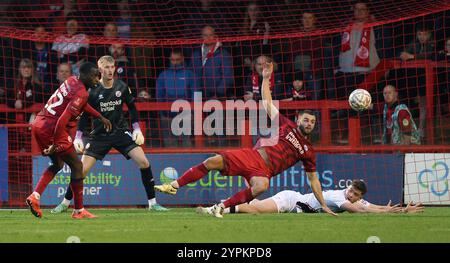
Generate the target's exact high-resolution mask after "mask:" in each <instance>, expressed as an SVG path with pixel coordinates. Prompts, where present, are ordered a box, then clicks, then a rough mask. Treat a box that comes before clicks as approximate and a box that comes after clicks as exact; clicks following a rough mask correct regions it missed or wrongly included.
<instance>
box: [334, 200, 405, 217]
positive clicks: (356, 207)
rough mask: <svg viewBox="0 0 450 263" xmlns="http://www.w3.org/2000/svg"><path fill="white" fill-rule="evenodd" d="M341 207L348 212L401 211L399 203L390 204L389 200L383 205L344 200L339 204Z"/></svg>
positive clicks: (378, 212)
mask: <svg viewBox="0 0 450 263" xmlns="http://www.w3.org/2000/svg"><path fill="white" fill-rule="evenodd" d="M341 208H342V209H344V210H346V211H348V212H350V213H375V214H380V213H401V212H402V210H403V209H402V208H401V207H400V204H396V205H391V202H390V201H389V203H388V204H387V205H385V206H380V205H374V204H362V203H360V202H355V203H350V202H346V203H344V204H343V205H342V206H341Z"/></svg>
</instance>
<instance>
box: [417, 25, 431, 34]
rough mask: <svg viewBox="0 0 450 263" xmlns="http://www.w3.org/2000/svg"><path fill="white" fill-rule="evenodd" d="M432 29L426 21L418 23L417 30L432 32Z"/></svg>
mask: <svg viewBox="0 0 450 263" xmlns="http://www.w3.org/2000/svg"><path fill="white" fill-rule="evenodd" d="M431 31H432V29H431V27H430V26H429V25H427V24H426V23H419V24H417V25H416V32H428V33H431Z"/></svg>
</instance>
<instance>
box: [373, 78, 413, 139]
mask: <svg viewBox="0 0 450 263" xmlns="http://www.w3.org/2000/svg"><path fill="white" fill-rule="evenodd" d="M383 96H384V102H385V104H384V110H383V138H382V141H383V144H406V145H409V144H420V136H419V132H418V130H417V127H416V124H415V123H414V120H413V118H412V115H411V112H410V111H409V109H408V107H407V106H406V105H405V104H401V103H400V102H399V100H398V92H397V90H396V88H395V87H394V86H392V85H387V86H386V87H384V89H383Z"/></svg>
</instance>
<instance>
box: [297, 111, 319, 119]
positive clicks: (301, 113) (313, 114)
mask: <svg viewBox="0 0 450 263" xmlns="http://www.w3.org/2000/svg"><path fill="white" fill-rule="evenodd" d="M305 113H306V114H309V115H312V116H314V117H315V116H316V114H315V113H314V112H313V111H312V110H301V111H300V112H299V113H298V115H303V114H305Z"/></svg>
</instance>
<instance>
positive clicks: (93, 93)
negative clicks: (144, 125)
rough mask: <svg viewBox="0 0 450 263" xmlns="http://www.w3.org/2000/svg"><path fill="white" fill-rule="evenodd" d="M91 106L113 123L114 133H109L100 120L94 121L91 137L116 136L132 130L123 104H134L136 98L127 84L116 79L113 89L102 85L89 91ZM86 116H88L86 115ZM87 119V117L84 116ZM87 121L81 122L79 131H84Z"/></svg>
mask: <svg viewBox="0 0 450 263" xmlns="http://www.w3.org/2000/svg"><path fill="white" fill-rule="evenodd" d="M88 102H89V104H90V105H91V106H92V107H93V108H95V109H96V110H97V111H98V112H99V113H100V114H102V115H103V116H104V117H105V118H107V119H108V120H110V121H111V124H112V131H111V132H109V133H107V132H106V131H105V128H104V127H103V124H102V122H101V121H100V120H99V119H95V120H94V121H93V127H92V132H91V136H107V135H112V134H115V133H116V132H118V131H127V130H130V127H129V124H128V121H127V120H126V117H125V113H124V111H123V104H124V103H125V104H127V105H130V104H131V103H134V97H133V96H132V94H131V91H130V89H129V87H128V86H127V84H125V82H123V81H121V80H119V79H116V80H114V84H113V86H112V88H109V89H107V88H105V87H104V86H103V85H102V84H101V83H99V84H98V85H97V86H96V87H94V88H91V89H89V100H88ZM84 115H86V114H84ZM83 117H86V116H83ZM86 122H87V120H86V121H81V120H80V123H79V126H78V130H82V129H84V128H85V127H82V126H83V125H84V126H85V125H86Z"/></svg>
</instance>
